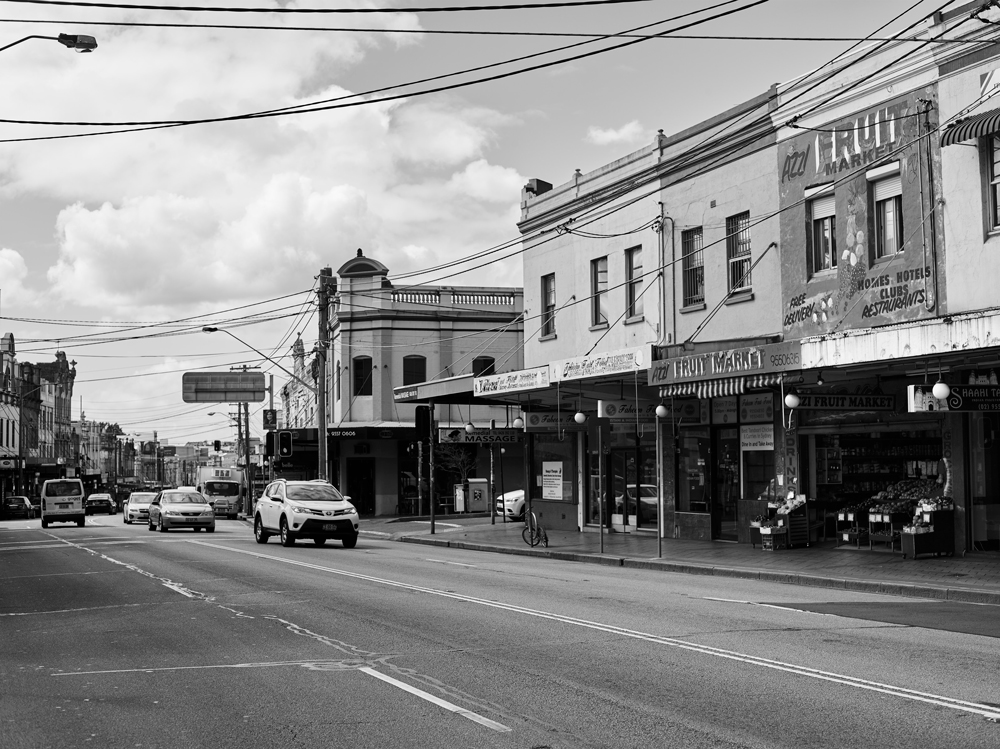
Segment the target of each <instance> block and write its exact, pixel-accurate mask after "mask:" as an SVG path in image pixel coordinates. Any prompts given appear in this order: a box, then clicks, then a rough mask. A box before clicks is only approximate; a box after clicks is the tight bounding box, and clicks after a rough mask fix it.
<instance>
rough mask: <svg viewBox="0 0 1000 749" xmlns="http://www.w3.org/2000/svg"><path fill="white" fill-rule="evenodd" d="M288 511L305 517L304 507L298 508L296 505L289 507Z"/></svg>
mask: <svg viewBox="0 0 1000 749" xmlns="http://www.w3.org/2000/svg"><path fill="white" fill-rule="evenodd" d="M290 509H291V511H292V512H294V513H295V514H296V515H305V514H306V509H305V508H304V507H299V506H298V505H291V506H290Z"/></svg>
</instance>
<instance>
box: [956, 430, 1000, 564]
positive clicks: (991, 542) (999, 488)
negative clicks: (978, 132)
mask: <svg viewBox="0 0 1000 749" xmlns="http://www.w3.org/2000/svg"><path fill="white" fill-rule="evenodd" d="M997 421H998V419H997V417H995V416H984V415H983V414H971V417H970V426H971V429H972V433H971V434H970V440H969V445H970V450H969V454H970V462H971V468H972V470H971V472H970V473H971V478H972V486H971V489H972V492H971V494H972V513H971V515H972V517H971V518H970V522H971V523H972V548H973V549H974V550H976V551H1000V424H997ZM951 470H952V471H955V470H956V467H955V466H951Z"/></svg>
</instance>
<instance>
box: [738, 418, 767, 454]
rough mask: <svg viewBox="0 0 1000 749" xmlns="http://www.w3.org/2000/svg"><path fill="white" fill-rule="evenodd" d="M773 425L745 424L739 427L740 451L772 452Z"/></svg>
mask: <svg viewBox="0 0 1000 749" xmlns="http://www.w3.org/2000/svg"><path fill="white" fill-rule="evenodd" d="M773 449H774V424H745V425H743V426H741V427H740V450H742V451H744V452H748V451H751V450H773Z"/></svg>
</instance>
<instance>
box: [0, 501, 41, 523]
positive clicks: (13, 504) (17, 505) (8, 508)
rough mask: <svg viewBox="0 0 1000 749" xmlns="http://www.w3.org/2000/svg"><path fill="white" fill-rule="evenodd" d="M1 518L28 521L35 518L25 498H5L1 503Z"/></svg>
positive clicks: (33, 509)
mask: <svg viewBox="0 0 1000 749" xmlns="http://www.w3.org/2000/svg"><path fill="white" fill-rule="evenodd" d="M2 514H3V517H5V518H9V519H13V518H26V519H28V520H30V519H32V518H33V517H35V508H34V506H33V505H32V504H31V502H29V501H28V498H27V497H17V496H14V497H7V498H5V499H4V501H3V513H2Z"/></svg>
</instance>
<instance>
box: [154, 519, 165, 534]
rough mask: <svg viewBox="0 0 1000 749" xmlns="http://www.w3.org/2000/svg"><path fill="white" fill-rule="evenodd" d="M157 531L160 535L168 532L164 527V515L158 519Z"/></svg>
mask: <svg viewBox="0 0 1000 749" xmlns="http://www.w3.org/2000/svg"><path fill="white" fill-rule="evenodd" d="M156 530H158V531H159V532H160V533H166V532H167V529H166V528H165V527H164V525H163V515H160V516H159V517H158V518H156Z"/></svg>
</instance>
